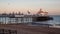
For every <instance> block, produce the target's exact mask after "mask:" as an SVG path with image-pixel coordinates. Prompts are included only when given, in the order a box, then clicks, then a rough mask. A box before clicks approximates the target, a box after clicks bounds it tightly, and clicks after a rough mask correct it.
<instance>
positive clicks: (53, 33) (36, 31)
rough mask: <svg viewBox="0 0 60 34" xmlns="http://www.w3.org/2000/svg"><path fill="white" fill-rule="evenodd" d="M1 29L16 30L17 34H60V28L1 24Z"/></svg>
mask: <svg viewBox="0 0 60 34" xmlns="http://www.w3.org/2000/svg"><path fill="white" fill-rule="evenodd" d="M0 29H10V30H16V31H17V34H60V28H53V27H46V26H44V27H43V26H28V25H27V24H0Z"/></svg>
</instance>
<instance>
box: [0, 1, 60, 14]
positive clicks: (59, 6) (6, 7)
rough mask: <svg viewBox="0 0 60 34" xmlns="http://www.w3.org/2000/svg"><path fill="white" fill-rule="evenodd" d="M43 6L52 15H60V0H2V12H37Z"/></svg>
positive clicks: (0, 11) (0, 3)
mask: <svg viewBox="0 0 60 34" xmlns="http://www.w3.org/2000/svg"><path fill="white" fill-rule="evenodd" d="M40 8H42V9H43V10H44V11H48V12H49V14H52V15H60V0H0V13H3V12H6V13H9V12H13V11H15V12H19V11H21V12H23V13H26V12H27V10H30V12H31V13H36V12H38V10H39V9H40Z"/></svg>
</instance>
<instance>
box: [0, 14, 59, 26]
mask: <svg viewBox="0 0 60 34" xmlns="http://www.w3.org/2000/svg"><path fill="white" fill-rule="evenodd" d="M50 17H53V20H48V21H41V22H39V23H40V24H41V23H43V24H51V25H53V26H59V27H60V15H50ZM9 20H10V19H9V18H8V17H0V23H3V24H6V23H9V22H10V21H9ZM33 25H36V24H33Z"/></svg>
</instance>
